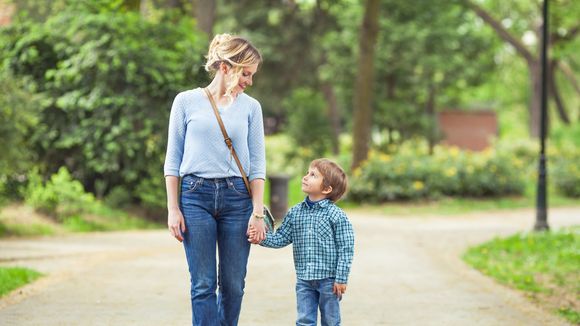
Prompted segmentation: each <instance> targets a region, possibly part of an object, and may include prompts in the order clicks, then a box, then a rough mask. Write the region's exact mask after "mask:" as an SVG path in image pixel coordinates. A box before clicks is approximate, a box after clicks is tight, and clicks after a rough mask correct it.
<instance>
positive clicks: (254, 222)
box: [246, 214, 266, 244]
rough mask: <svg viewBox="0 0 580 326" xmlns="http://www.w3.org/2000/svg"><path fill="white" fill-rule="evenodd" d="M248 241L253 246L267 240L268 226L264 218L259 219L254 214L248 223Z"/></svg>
mask: <svg viewBox="0 0 580 326" xmlns="http://www.w3.org/2000/svg"><path fill="white" fill-rule="evenodd" d="M246 235H247V236H248V241H250V242H251V243H253V244H258V243H260V242H262V241H264V239H266V225H265V223H264V219H263V218H257V217H256V216H255V214H252V217H250V221H249V222H248V231H247V232H246Z"/></svg>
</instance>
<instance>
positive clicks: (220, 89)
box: [206, 76, 238, 106]
mask: <svg viewBox="0 0 580 326" xmlns="http://www.w3.org/2000/svg"><path fill="white" fill-rule="evenodd" d="M206 88H207V89H208V90H209V92H210V93H211V95H212V96H213V98H214V100H215V102H216V104H217V105H220V106H222V105H229V104H231V102H232V101H233V100H234V99H235V98H236V97H237V95H238V94H232V97H231V98H230V97H229V96H227V94H226V86H225V83H224V82H223V79H221V78H218V77H217V76H216V78H214V79H213V80H212V81H211V83H210V84H209V85H207V87H206Z"/></svg>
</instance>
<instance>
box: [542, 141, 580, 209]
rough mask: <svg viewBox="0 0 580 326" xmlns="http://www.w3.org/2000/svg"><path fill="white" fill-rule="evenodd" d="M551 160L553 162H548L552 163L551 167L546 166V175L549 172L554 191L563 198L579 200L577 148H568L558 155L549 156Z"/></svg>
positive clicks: (579, 151)
mask: <svg viewBox="0 0 580 326" xmlns="http://www.w3.org/2000/svg"><path fill="white" fill-rule="evenodd" d="M551 158H553V160H550V161H549V163H553V165H552V164H550V165H549V166H548V173H550V172H551V176H552V179H553V182H554V184H555V186H556V189H557V190H558V191H559V192H560V193H562V194H563V195H564V196H567V197H573V198H580V167H579V162H580V149H578V148H577V147H572V148H568V149H567V150H562V151H561V153H560V154H559V155H554V156H551ZM550 167H553V168H550ZM549 176H550V174H549ZM548 180H549V179H548Z"/></svg>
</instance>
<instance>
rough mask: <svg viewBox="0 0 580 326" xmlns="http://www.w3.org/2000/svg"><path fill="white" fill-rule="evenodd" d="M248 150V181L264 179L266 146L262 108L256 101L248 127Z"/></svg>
mask: <svg viewBox="0 0 580 326" xmlns="http://www.w3.org/2000/svg"><path fill="white" fill-rule="evenodd" d="M248 150H249V152H250V164H251V165H250V171H249V179H250V181H252V180H254V179H266V146H265V144H264V122H263V117H262V107H261V106H260V103H259V102H258V101H256V105H255V107H254V108H253V110H252V112H251V115H250V121H249V126H248Z"/></svg>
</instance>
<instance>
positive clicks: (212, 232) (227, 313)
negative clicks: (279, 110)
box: [164, 34, 266, 325]
mask: <svg viewBox="0 0 580 326" xmlns="http://www.w3.org/2000/svg"><path fill="white" fill-rule="evenodd" d="M261 61H262V57H261V55H260V52H259V51H258V50H257V49H256V48H255V47H254V46H253V45H252V44H251V43H250V42H248V41H247V40H246V39H244V38H241V37H238V36H232V35H228V34H221V35H217V36H215V37H214V39H213V40H212V42H211V44H210V47H209V51H208V55H207V63H206V65H205V68H206V70H207V71H208V72H209V73H210V74H212V75H213V80H212V81H211V83H210V84H209V85H208V86H207V87H206V89H207V90H209V92H210V94H211V95H212V97H213V99H214V100H215V102H216V105H217V106H218V109H219V111H220V116H221V118H222V120H223V123H224V125H225V128H226V130H227V133H228V134H229V137H230V138H231V139H232V142H233V145H234V149H235V151H236V153H237V155H238V157H239V159H240V161H241V163H242V166H243V168H244V171H245V173H246V174H247V177H248V179H249V180H250V188H251V193H252V195H251V196H250V195H249V193H248V191H247V189H246V187H245V184H244V181H243V179H242V178H241V172H240V170H239V168H238V166H237V165H236V163H235V161H234V160H233V159H232V156H231V153H230V151H229V149H228V147H227V145H226V144H225V142H224V138H223V135H222V133H221V130H220V127H219V124H218V122H217V119H216V116H215V114H214V111H213V109H212V106H211V102H210V100H209V98H208V96H207V95H206V93H205V90H204V89H202V88H196V89H193V90H188V91H184V92H182V93H179V94H178V95H177V96H176V97H175V100H174V102H173V106H172V108H171V115H170V118H169V137H168V142H167V155H166V158H165V166H164V173H165V183H166V188H167V207H168V217H167V225H168V228H169V231H170V233H171V235H172V236H174V237H175V238H176V239H177V240H178V241H180V242H183V246H184V248H185V254H186V258H187V263H188V266H189V273H190V275H191V306H192V322H193V324H194V325H218V324H219V325H236V324H237V322H238V317H239V314H240V307H241V304H242V297H243V295H244V284H245V283H244V279H245V277H246V265H247V261H248V255H249V252H250V243H249V242H248V237H247V234H248V229H249V227H255V228H257V230H258V231H259V232H258V234H257V235H255V236H254V237H253V238H252V239H251V240H252V242H254V243H257V242H259V241H262V240H263V239H264V237H265V226H264V221H263V219H262V218H263V215H262V212H263V207H264V203H263V194H264V179H265V175H266V158H265V146H264V126H263V122H262V109H261V106H260V103H259V102H258V101H257V100H255V99H253V98H252V97H250V96H248V95H246V94H244V90H245V89H246V87H248V86H251V85H252V78H253V76H254V74H255V73H256V71H257V70H258V65H259V64H260V63H261ZM180 178H181V181H180ZM179 187H180V188H179ZM179 190H181V191H180V192H179ZM178 194H179V195H178ZM216 244H217V248H216ZM216 249H217V252H218V259H219V267H218V268H217V269H218V270H217V271H216ZM218 280H219V281H218ZM218 285H219V290H218V294H217V297H216V288H217V286H218Z"/></svg>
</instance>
